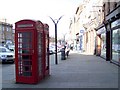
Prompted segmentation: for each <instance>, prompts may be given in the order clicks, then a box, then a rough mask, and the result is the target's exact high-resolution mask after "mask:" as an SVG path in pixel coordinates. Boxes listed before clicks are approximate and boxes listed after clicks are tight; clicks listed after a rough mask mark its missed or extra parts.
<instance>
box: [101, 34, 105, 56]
mask: <svg viewBox="0 0 120 90" xmlns="http://www.w3.org/2000/svg"><path fill="white" fill-rule="evenodd" d="M101 56H102V57H103V58H106V33H103V34H101Z"/></svg>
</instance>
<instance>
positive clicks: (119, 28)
mask: <svg viewBox="0 0 120 90" xmlns="http://www.w3.org/2000/svg"><path fill="white" fill-rule="evenodd" d="M111 33H112V40H111V41H112V59H111V61H112V62H115V63H117V64H120V19H117V20H115V21H114V22H112V23H111Z"/></svg>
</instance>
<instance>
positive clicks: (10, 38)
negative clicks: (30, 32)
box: [0, 21, 14, 44]
mask: <svg viewBox="0 0 120 90" xmlns="http://www.w3.org/2000/svg"><path fill="white" fill-rule="evenodd" d="M11 42H12V43H13V42H14V32H13V26H12V24H9V23H6V22H1V21H0V44H6V43H11Z"/></svg>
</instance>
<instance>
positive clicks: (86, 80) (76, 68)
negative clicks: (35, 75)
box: [2, 51, 119, 88]
mask: <svg viewBox="0 0 120 90" xmlns="http://www.w3.org/2000/svg"><path fill="white" fill-rule="evenodd" d="M8 69H10V70H9V71H3V72H2V75H3V78H4V76H5V74H8V77H5V79H3V80H2V88H118V84H119V83H118V66H117V65H115V64H112V63H110V62H109V61H105V60H104V59H102V58H101V57H98V56H95V55H88V54H87V53H81V52H78V51H70V54H69V56H68V58H67V59H66V60H61V58H60V54H59V56H58V64H57V65H56V64H54V59H53V58H52V57H50V76H48V77H46V78H45V79H44V80H42V81H40V82H39V83H38V84H16V83H15V66H14V64H13V65H11V67H10V68H8ZM11 69H13V70H11ZM5 72H7V73H5Z"/></svg>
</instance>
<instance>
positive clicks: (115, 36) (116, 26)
mask: <svg viewBox="0 0 120 90" xmlns="http://www.w3.org/2000/svg"><path fill="white" fill-rule="evenodd" d="M103 10H104V16H105V18H104V21H103V23H102V24H101V25H100V26H99V27H97V28H96V31H97V40H98V41H99V42H97V44H98V45H99V47H100V48H98V47H96V52H97V53H96V54H97V55H99V56H101V57H103V58H105V59H106V61H110V62H113V63H115V64H117V65H120V1H118V2H104V3H103Z"/></svg>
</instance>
